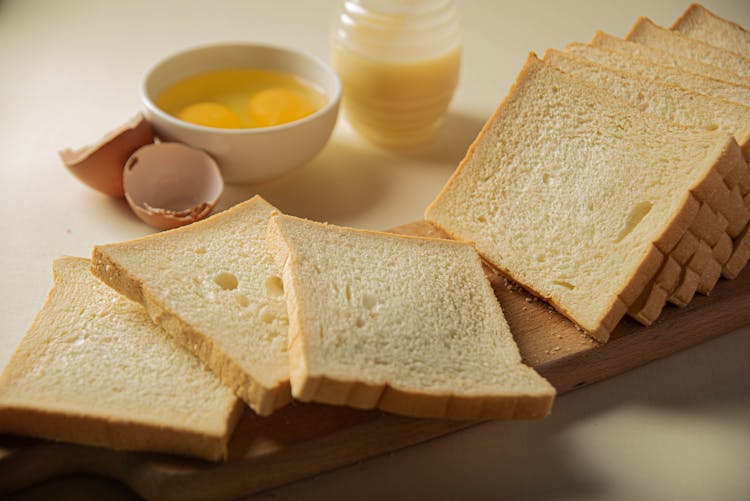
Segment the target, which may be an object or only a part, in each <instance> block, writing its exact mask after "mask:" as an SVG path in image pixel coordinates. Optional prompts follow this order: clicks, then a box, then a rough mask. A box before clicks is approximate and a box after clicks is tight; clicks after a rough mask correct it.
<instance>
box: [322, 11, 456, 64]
mask: <svg viewBox="0 0 750 501" xmlns="http://www.w3.org/2000/svg"><path fill="white" fill-rule="evenodd" d="M333 37H334V43H336V44H340V45H343V46H344V47H346V48H347V49H349V50H352V51H355V52H358V53H360V54H363V55H366V56H369V57H372V58H376V59H385V60H394V61H412V60H421V59H429V58H432V57H437V56H439V55H441V54H444V53H446V52H449V51H451V50H455V49H457V48H458V47H460V45H461V26H460V22H459V16H458V10H457V9H456V4H455V2H454V1H453V0H345V1H343V2H342V3H341V7H340V10H339V13H338V23H337V26H336V27H335V29H334V32H333Z"/></svg>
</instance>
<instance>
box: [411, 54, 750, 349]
mask: <svg viewBox="0 0 750 501" xmlns="http://www.w3.org/2000/svg"><path fill="white" fill-rule="evenodd" d="M737 161H739V162H742V163H744V161H743V160H742V157H741V154H740V151H739V148H738V146H737V143H736V142H735V141H734V139H732V138H731V136H729V135H728V134H725V133H722V132H720V131H699V130H694V129H688V128H685V127H681V126H677V125H673V124H670V123H667V122H663V121H659V120H654V119H651V118H650V117H649V116H647V115H645V114H643V113H641V112H639V111H638V110H636V109H635V108H629V107H628V106H627V105H625V104H624V103H621V102H619V101H618V100H613V99H612V97H611V93H610V92H605V91H602V90H600V89H597V88H595V87H591V86H588V85H586V84H585V83H583V81H581V80H578V79H575V78H572V77H570V76H568V75H566V74H564V73H563V72H561V71H559V70H556V69H554V68H552V67H551V66H549V65H546V64H544V63H542V62H541V61H539V60H538V59H537V58H536V56H535V55H533V54H531V55H530V56H529V59H528V60H527V62H526V65H525V66H524V68H523V70H522V71H521V73H520V75H519V76H518V78H517V79H516V82H515V84H514V85H513V87H512V88H511V90H510V93H509V94H508V95H507V96H506V98H505V99H504V100H503V102H502V103H501V104H500V106H499V107H498V109H497V110H496V111H495V113H494V115H493V116H492V117H491V118H490V120H489V121H488V122H487V124H485V126H484V128H483V129H482V132H481V133H480V134H479V136H478V137H477V139H476V140H475V141H474V143H473V144H472V146H471V147H470V148H469V151H468V152H467V154H466V157H465V158H464V159H463V161H462V162H461V164H460V165H459V167H458V169H457V170H456V172H455V173H454V174H453V176H452V177H451V179H450V181H449V182H448V184H447V185H446V186H445V187H444V188H443V191H442V192H441V193H440V194H439V195H438V197H437V198H436V200H435V201H433V202H432V204H431V205H430V206H429V207H428V208H427V210H426V212H425V218H426V219H427V220H429V221H432V222H433V223H435V224H437V225H438V226H440V227H442V228H443V229H444V230H445V231H447V232H448V233H449V234H451V235H453V236H455V237H457V238H461V239H465V240H470V241H473V242H475V243H476V245H477V248H478V250H479V252H480V253H481V254H482V256H483V257H484V258H485V259H486V260H487V261H488V262H490V263H491V264H492V265H494V266H495V267H497V268H498V269H499V270H500V271H502V272H503V273H505V274H506V275H509V276H510V277H511V278H512V279H513V280H515V281H516V282H518V283H519V284H521V285H523V286H525V287H526V288H527V289H529V290H531V291H532V292H534V293H535V294H536V295H538V296H540V297H542V298H543V299H545V300H547V301H548V302H550V303H551V304H552V305H553V306H555V308H557V309H558V311H560V312H561V313H563V314H564V315H566V316H567V317H568V318H570V319H571V320H572V321H573V322H575V323H577V324H578V325H580V326H581V327H582V328H583V329H585V330H586V331H587V332H589V333H590V334H592V335H593V336H594V337H596V338H597V339H599V340H602V341H605V340H607V339H608V337H609V333H610V331H611V330H612V329H613V328H614V327H615V326H616V325H617V323H618V322H619V320H620V318H621V317H622V316H623V315H624V314H625V312H626V310H627V306H628V305H629V304H632V302H633V301H634V299H635V298H637V297H638V296H640V294H641V293H642V291H643V289H644V287H646V286H647V285H648V284H649V283H650V281H651V280H652V279H653V278H654V277H655V275H656V273H657V271H658V270H659V268H660V266H661V264H662V262H663V260H664V259H665V255H667V254H668V253H669V252H670V251H671V250H672V248H673V247H674V246H675V245H676V244H677V242H678V241H679V240H680V238H681V237H682V235H683V234H684V233H685V231H686V230H687V229H688V228H689V226H690V224H691V222H692V220H693V219H694V218H695V216H696V214H697V212H698V210H699V207H700V203H699V202H698V201H697V200H696V198H695V195H693V193H696V194H699V195H700V197H699V198H702V197H704V196H706V194H705V193H702V192H703V191H704V190H706V189H708V190H712V189H713V188H707V185H711V186H714V185H715V184H716V182H715V180H716V179H717V178H718V179H719V182H718V184H722V185H723V182H722V181H721V175H720V174H719V172H727V171H731V170H732V169H734V168H735V166H734V165H726V164H731V163H734V162H737ZM675 165H679V166H681V167H680V168H679V169H675Z"/></svg>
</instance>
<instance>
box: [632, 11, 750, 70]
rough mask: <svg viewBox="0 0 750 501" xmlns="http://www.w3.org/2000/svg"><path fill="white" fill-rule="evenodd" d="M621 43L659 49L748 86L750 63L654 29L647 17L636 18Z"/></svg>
mask: <svg viewBox="0 0 750 501" xmlns="http://www.w3.org/2000/svg"><path fill="white" fill-rule="evenodd" d="M625 40H629V41H631V42H636V43H639V44H642V45H647V46H649V47H655V48H657V49H663V50H666V51H667V52H671V53H672V54H674V55H675V56H679V57H686V58H690V59H697V60H699V61H702V62H704V63H706V64H711V65H714V66H718V67H720V68H724V69H725V70H727V71H731V72H734V73H736V74H737V75H739V76H740V77H742V78H744V79H746V80H747V81H749V82H750V59H749V58H747V57H744V56H742V55H740V54H737V53H735V52H731V51H728V50H726V49H722V48H720V47H716V46H714V45H711V44H707V43H705V42H701V41H700V40H696V39H694V38H690V37H686V36H685V35H681V34H680V33H677V32H675V31H669V30H668V29H666V28H662V27H661V26H658V25H657V24H655V23H654V22H653V21H651V20H650V19H649V18H647V17H639V18H638V20H636V22H635V24H634V25H633V27H632V28H630V31H629V32H628V34H627V35H625Z"/></svg>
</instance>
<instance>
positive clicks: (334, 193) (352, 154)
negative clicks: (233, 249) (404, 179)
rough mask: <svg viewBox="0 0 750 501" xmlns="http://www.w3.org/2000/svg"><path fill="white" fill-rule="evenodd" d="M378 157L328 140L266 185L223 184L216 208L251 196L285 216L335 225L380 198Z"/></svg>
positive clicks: (384, 181)
mask: <svg viewBox="0 0 750 501" xmlns="http://www.w3.org/2000/svg"><path fill="white" fill-rule="evenodd" d="M382 164H383V158H382V157H381V156H378V155H370V154H368V153H367V151H366V150H364V149H362V148H357V147H356V145H351V144H347V143H344V142H340V141H333V140H332V141H331V143H329V144H328V146H327V147H326V149H325V150H324V151H323V152H322V153H321V154H320V156H318V157H316V158H315V159H314V160H313V161H311V162H310V163H308V164H306V165H304V166H302V167H300V168H298V169H295V170H293V171H291V172H289V173H288V174H286V175H283V176H281V177H279V178H276V179H273V180H271V181H268V182H265V183H260V184H254V185H227V186H226V188H225V190H224V194H223V195H222V199H221V201H220V203H219V206H218V207H217V209H218V210H222V209H225V208H227V207H231V206H232V205H235V204H237V203H239V202H241V201H243V200H247V199H248V198H250V197H252V196H253V195H255V194H259V195H261V196H262V197H263V198H265V199H266V200H268V201H269V202H271V203H272V204H274V205H276V206H277V207H278V208H279V209H280V210H282V211H283V212H285V213H287V214H292V215H295V216H300V217H306V218H310V219H314V220H317V221H330V222H334V223H335V222H337V221H340V220H342V219H348V218H352V217H355V216H357V215H358V214H360V213H363V212H365V211H367V210H368V209H369V208H370V207H372V206H373V205H375V204H377V203H378V202H379V201H380V200H381V199H382V198H383V197H384V196H385V194H386V190H387V185H388V182H389V180H388V178H387V173H386V172H385V171H384V169H383V168H382Z"/></svg>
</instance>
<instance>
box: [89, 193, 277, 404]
mask: <svg viewBox="0 0 750 501" xmlns="http://www.w3.org/2000/svg"><path fill="white" fill-rule="evenodd" d="M276 212H277V211H276V209H275V208H274V207H273V206H272V205H271V204H269V203H268V202H266V201H265V200H263V199H262V198H260V197H259V196H256V197H253V198H252V199H250V200H248V201H246V202H243V203H241V204H238V205H236V206H235V207H233V208H231V209H229V210H226V211H224V212H221V213H219V214H216V215H214V216H212V217H210V218H208V219H205V220H203V221H199V222H197V223H194V224H191V225H189V226H184V227H182V228H177V229H175V230H170V231H165V232H162V233H158V234H154V235H150V236H147V237H144V238H139V239H136V240H132V241H129V242H122V243H117V244H112V245H101V246H97V247H95V248H94V254H93V260H92V268H91V269H92V271H93V273H94V274H95V275H97V276H98V277H100V278H101V279H102V280H103V281H104V282H105V283H107V284H109V285H110V286H112V287H113V288H114V289H115V290H117V291H119V292H120V293H122V294H125V295H126V296H127V297H129V298H131V299H133V300H134V301H137V302H139V303H141V304H143V305H144V306H145V307H146V310H147V311H148V313H149V315H150V316H151V318H152V319H153V321H154V322H156V323H157V324H159V325H161V326H162V327H163V328H164V329H165V331H166V332H167V333H168V334H169V335H171V336H172V337H173V338H174V339H176V340H178V341H179V342H180V343H181V344H182V345H183V346H185V347H186V348H187V349H188V350H190V351H191V352H193V353H194V354H195V355H196V356H197V357H198V358H200V359H201V360H202V361H203V362H204V363H205V364H206V365H207V366H208V367H209V368H210V369H211V370H213V371H214V372H215V373H216V374H218V376H219V378H220V379H221V380H222V382H224V384H226V385H227V386H229V387H230V388H232V389H233V390H234V392H235V393H236V394H237V395H238V396H239V397H240V398H242V399H243V400H244V401H245V402H247V404H248V405H249V406H250V407H251V408H252V409H253V410H254V411H255V412H256V413H258V414H260V415H268V414H270V413H272V412H273V410H274V409H276V408H278V407H281V406H282V405H285V404H286V403H288V402H289V401H290V400H291V393H290V390H289V370H288V356H287V332H286V331H287V316H286V304H285V302H284V291H283V286H282V283H281V279H280V278H279V276H278V272H277V270H276V266H275V265H274V263H273V260H272V259H271V256H270V254H269V253H268V250H267V248H266V244H265V236H266V228H267V226H268V219H269V218H270V217H271V215H272V214H275V213H276Z"/></svg>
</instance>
